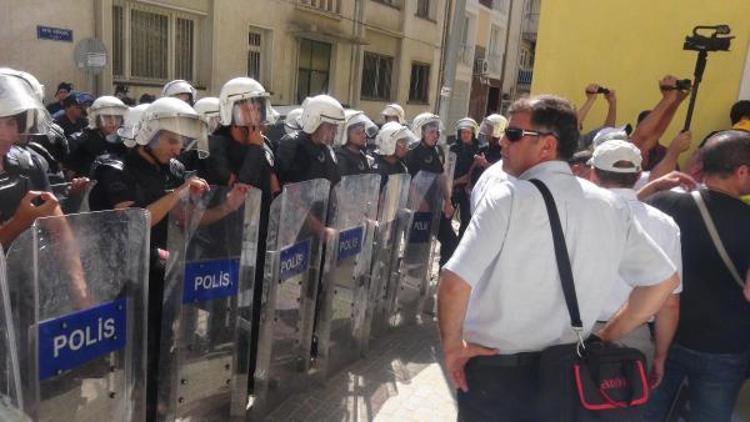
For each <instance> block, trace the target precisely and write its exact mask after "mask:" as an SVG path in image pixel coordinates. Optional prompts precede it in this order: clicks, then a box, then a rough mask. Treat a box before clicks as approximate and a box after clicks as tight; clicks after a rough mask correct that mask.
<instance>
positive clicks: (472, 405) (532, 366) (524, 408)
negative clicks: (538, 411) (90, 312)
mask: <svg viewBox="0 0 750 422" xmlns="http://www.w3.org/2000/svg"><path fill="white" fill-rule="evenodd" d="M538 357H539V353H519V354H517V355H499V356H480V357H475V358H472V359H470V360H469V362H468V363H467V364H466V367H465V371H466V382H467V385H468V387H469V391H468V392H462V391H460V390H459V391H458V393H457V398H458V420H459V421H460V422H474V421H536V420H538V418H537V417H536V415H535V407H536V406H535V400H536V398H537V396H538V368H539V359H538Z"/></svg>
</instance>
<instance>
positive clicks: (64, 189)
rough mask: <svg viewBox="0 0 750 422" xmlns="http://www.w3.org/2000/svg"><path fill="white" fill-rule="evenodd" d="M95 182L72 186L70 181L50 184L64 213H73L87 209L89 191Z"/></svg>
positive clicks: (86, 210)
mask: <svg viewBox="0 0 750 422" xmlns="http://www.w3.org/2000/svg"><path fill="white" fill-rule="evenodd" d="M94 183H96V182H93V181H92V182H88V183H86V184H85V185H81V186H73V184H72V183H70V182H67V183H57V184H54V185H51V186H50V188H51V189H52V193H53V194H54V195H55V198H57V200H58V202H59V203H60V208H62V210H63V212H64V213H65V214H75V213H79V212H88V211H89V193H90V192H91V189H92V188H93V187H94Z"/></svg>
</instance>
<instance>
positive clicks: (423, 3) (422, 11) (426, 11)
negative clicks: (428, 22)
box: [417, 0, 431, 19]
mask: <svg viewBox="0 0 750 422" xmlns="http://www.w3.org/2000/svg"><path fill="white" fill-rule="evenodd" d="M417 16H419V17H420V18H425V19H430V18H431V16H430V0H417Z"/></svg>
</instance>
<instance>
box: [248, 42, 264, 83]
mask: <svg viewBox="0 0 750 422" xmlns="http://www.w3.org/2000/svg"><path fill="white" fill-rule="evenodd" d="M262 45H263V34H261V33H259V32H255V31H250V32H249V33H248V36H247V76H249V77H251V78H253V79H255V80H256V81H261V53H262V52H263V48H262Z"/></svg>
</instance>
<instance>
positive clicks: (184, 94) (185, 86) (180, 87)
mask: <svg viewBox="0 0 750 422" xmlns="http://www.w3.org/2000/svg"><path fill="white" fill-rule="evenodd" d="M161 96H162V97H175V98H178V99H180V100H182V101H185V102H186V103H188V104H190V106H191V107H192V106H193V104H195V100H196V99H198V91H196V90H195V88H194V87H193V86H192V85H190V82H188V81H185V80H182V79H176V80H174V81H169V82H167V83H166V84H164V88H162V90H161Z"/></svg>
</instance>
